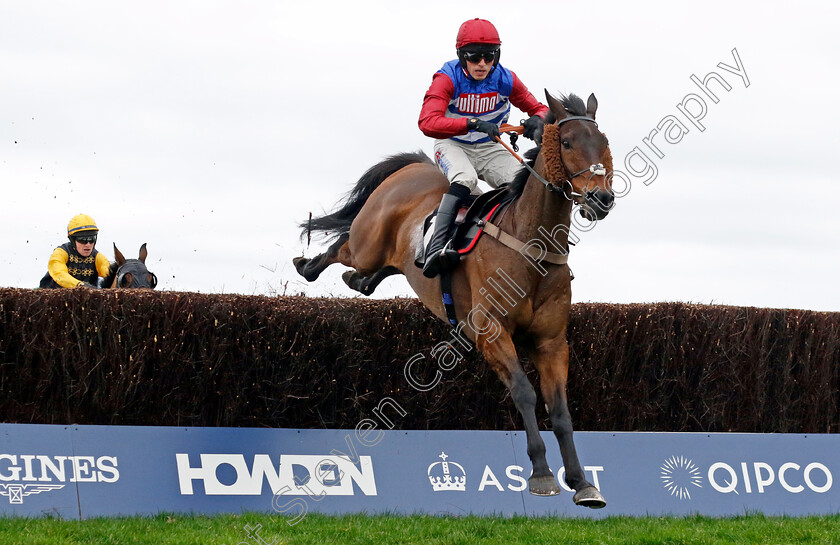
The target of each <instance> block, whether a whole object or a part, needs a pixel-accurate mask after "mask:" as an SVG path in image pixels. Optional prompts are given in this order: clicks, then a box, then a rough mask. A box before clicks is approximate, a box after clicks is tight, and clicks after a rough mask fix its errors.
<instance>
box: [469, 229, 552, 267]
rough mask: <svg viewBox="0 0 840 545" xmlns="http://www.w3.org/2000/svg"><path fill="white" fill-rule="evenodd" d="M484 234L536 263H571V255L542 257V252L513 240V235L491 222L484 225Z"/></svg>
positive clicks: (548, 253)
mask: <svg viewBox="0 0 840 545" xmlns="http://www.w3.org/2000/svg"><path fill="white" fill-rule="evenodd" d="M484 232H485V233H487V234H488V235H490V236H491V237H493V238H495V239H496V240H498V241H499V242H501V243H502V244H504V245H505V246H507V247H508V248H510V249H511V250H515V251H517V252H519V253H525V254H528V256H529V257H531V259H533V260H534V261H547V262H549V263H553V264H555V265H566V264H567V263H568V261H569V254H556V253H553V252H545V254H544V255H541V254H542V252H541V251H540V250H539V249H537V248H535V247H534V246H533V245H529V246H526V245H525V243H523V242H521V241H519V240H518V239H516V238H513V237H512V236H511V235H509V234H507V233H505V232H504V231H502V230H501V229H500V228H499V227H498V226H497V225H495V224H493V223H491V222H489V221H488V222H486V223H485V224H484ZM523 248H524V250H523Z"/></svg>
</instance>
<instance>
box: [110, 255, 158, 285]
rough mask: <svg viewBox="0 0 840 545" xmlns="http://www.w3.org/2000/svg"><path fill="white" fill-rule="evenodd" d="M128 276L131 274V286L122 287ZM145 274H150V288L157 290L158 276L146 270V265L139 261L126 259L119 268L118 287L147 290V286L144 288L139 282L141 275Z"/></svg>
mask: <svg viewBox="0 0 840 545" xmlns="http://www.w3.org/2000/svg"><path fill="white" fill-rule="evenodd" d="M126 274H131V285H130V286H123V285H122V281H123V278H125V275H126ZM143 274H148V275H149V276H150V279H149V286H148V287H150V288H151V289H155V287H156V286H157V276H155V273H153V272H150V271H149V269H147V268H146V265H145V264H143V262H142V261H140V260H139V259H126V260H125V263H123V264H122V265H120V266H119V267H117V279H116V285H117V287H120V288H122V287H125V288H145V287H147V286H144V285H143V283H142V282H141V281H139V280H138V278H139V275H143Z"/></svg>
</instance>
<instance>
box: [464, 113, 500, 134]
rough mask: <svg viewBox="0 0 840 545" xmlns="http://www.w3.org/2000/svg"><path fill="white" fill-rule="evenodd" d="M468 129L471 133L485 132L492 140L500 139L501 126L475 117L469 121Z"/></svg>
mask: <svg viewBox="0 0 840 545" xmlns="http://www.w3.org/2000/svg"><path fill="white" fill-rule="evenodd" d="M467 128H468V129H469V130H471V131H478V132H483V133H485V134H487V135H488V136H490V138H494V137H495V138H498V137H499V135H500V134H501V133H500V132H499V126H498V125H496V124H495V123H490V122H489V121H484V120H481V119H478V118H475V117H473V118H472V119H470V120H469V121H467Z"/></svg>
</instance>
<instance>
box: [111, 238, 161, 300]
mask: <svg viewBox="0 0 840 545" xmlns="http://www.w3.org/2000/svg"><path fill="white" fill-rule="evenodd" d="M147 255H148V252H147V251H146V243H145V242H144V243H143V245H142V246H140V255H139V256H138V259H126V258H125V257H124V256H123V254H122V252H120V250H119V249H118V248H117V245H116V244H114V262H113V263H111V272H110V273H109V274H108V276H106V277H105V278H104V279H103V280H102V287H104V288H148V289H152V290H153V289H155V287H156V286H157V276H155V275H154V273H152V272H149V269H147V268H146V257H147Z"/></svg>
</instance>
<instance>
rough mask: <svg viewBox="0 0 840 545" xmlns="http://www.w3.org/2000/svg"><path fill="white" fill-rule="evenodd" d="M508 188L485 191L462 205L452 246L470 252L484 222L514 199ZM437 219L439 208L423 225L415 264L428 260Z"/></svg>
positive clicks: (421, 264) (421, 263)
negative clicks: (420, 244) (427, 249)
mask: <svg viewBox="0 0 840 545" xmlns="http://www.w3.org/2000/svg"><path fill="white" fill-rule="evenodd" d="M506 189H507V188H506V187H504V186H502V187H499V188H498V189H493V190H491V191H488V192H487V193H483V194H481V195H479V196H477V197H475V198H474V200H473V201H472V202H471V203H467V206H466V207H462V208H461V210H460V211H459V212H458V217H457V218H456V219H455V226H456V228H455V234H454V235H453V236H452V247H453V248H454V249H456V250H457V251H458V253H459V254H461V255H465V254H468V253H469V252H470V251H471V250H472V249H473V248H474V247H475V244H476V242H478V239H479V238H480V237H481V234H482V233H483V232H484V222H485V221H489V220H491V219H492V218H493V216H495V215H496V213H497V212H498V211H499V210H500V209H501V207H502V206H503V205H504V204H507V203H508V202H510V201H511V200H513V198H512V197H511V196H510V195H509V193H508V192H507V191H506ZM436 219H437V209H435V210H434V211H433V212H432V213H431V214H429V215H428V216H427V217H426V219H425V221H423V225H422V226H421V229H422V230H423V244H422V246H420V247H418V248H416V249H415V254H414V264H415V265H417V266H418V267H420V268H422V267H423V263H425V261H426V255H425V253H426V248H427V247H428V246H429V240H430V239H431V237H432V233H434V225H435V220H436ZM479 224H480V225H479Z"/></svg>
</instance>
